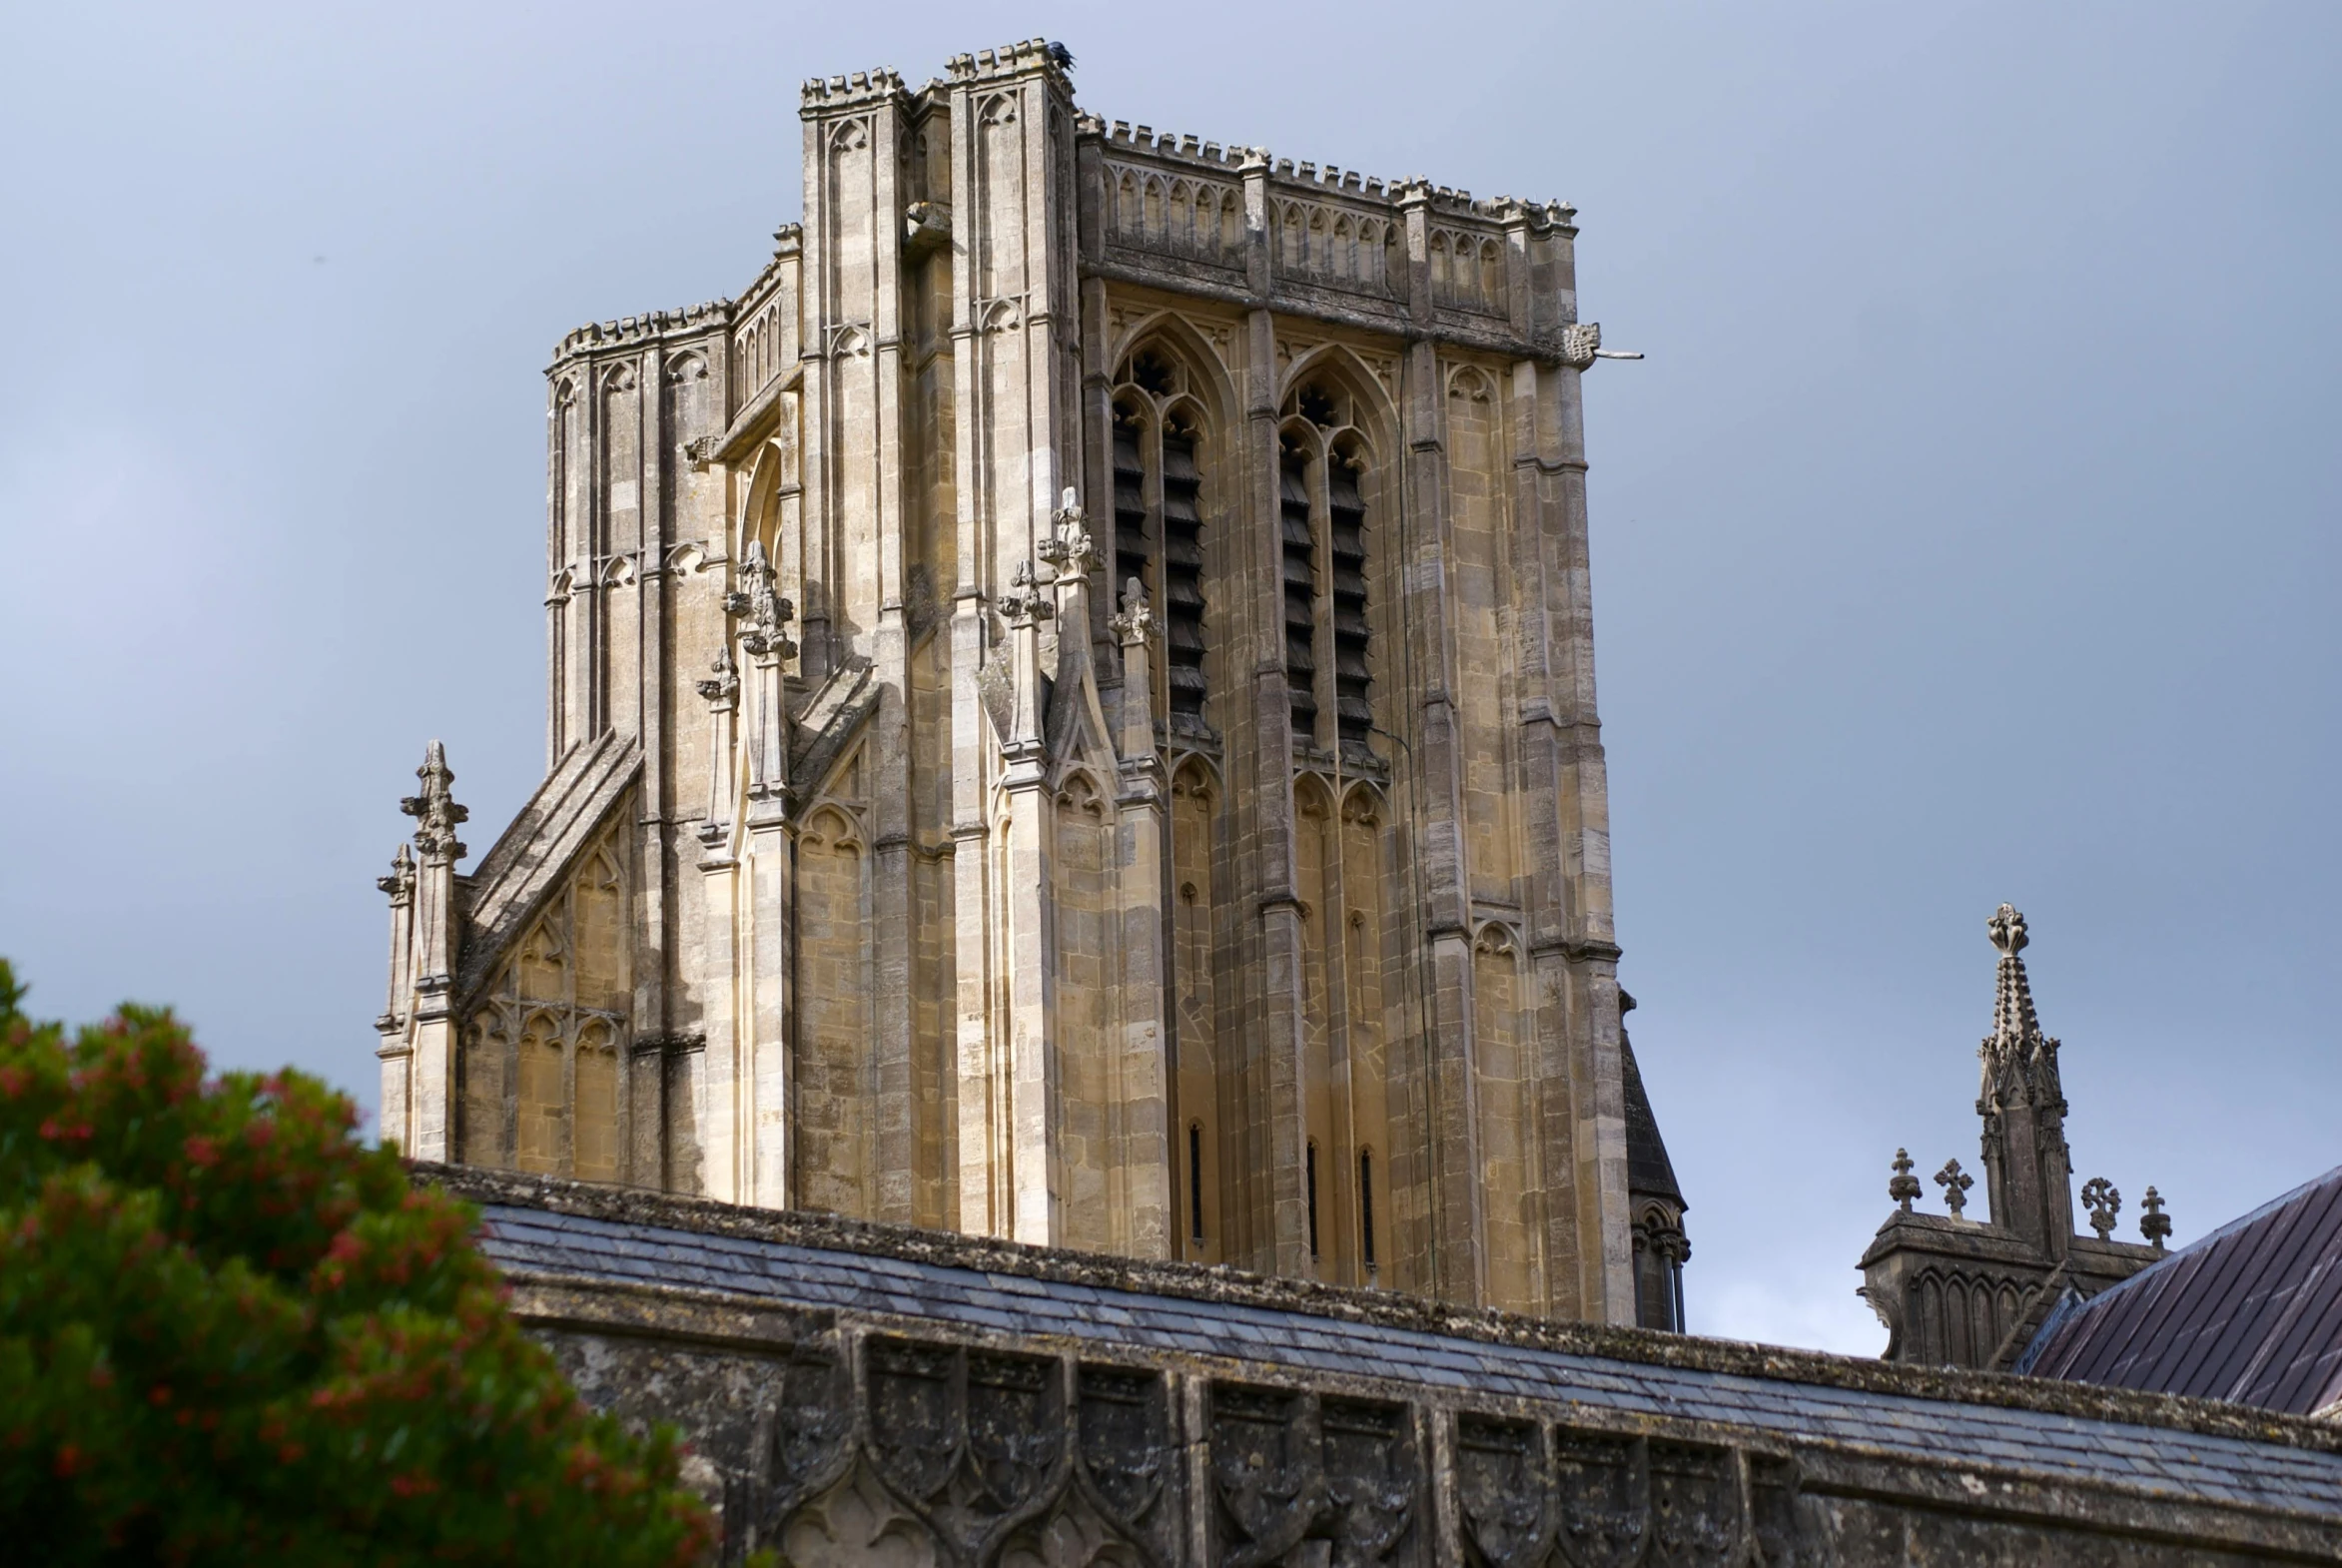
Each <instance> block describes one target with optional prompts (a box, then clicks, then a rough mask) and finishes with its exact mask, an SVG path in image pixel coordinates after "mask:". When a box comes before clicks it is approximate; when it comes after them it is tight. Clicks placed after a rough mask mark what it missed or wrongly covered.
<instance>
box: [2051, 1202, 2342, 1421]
mask: <svg viewBox="0 0 2342 1568" xmlns="http://www.w3.org/2000/svg"><path fill="white" fill-rule="evenodd" d="M2018 1364H2019V1365H2020V1367H2022V1368H2023V1369H2025V1370H2027V1371H2030V1372H2033V1373H2034V1374H2036V1375H2038V1376H2042V1377H2059V1378H2069V1379H2071V1380H2073V1381H2075V1382H2084V1383H2103V1384H2108V1385H2111V1386H2113V1387H2117V1388H2138V1389H2144V1390H2148V1391H2150V1392H2154V1393H2167V1394H2185V1395H2189V1396H2192V1397H2195V1398H2202V1399H2229V1400H2234V1401H2236V1402H2237V1403H2239V1404H2252V1405H2259V1406H2261V1407H2263V1408H2264V1409H2270V1410H2283V1411H2286V1412H2288V1413H2290V1414H2293V1415H2307V1414H2309V1413H2310V1412H2312V1411H2314V1410H2317V1409H2320V1408H2322V1407H2324V1406H2326V1405H2329V1404H2332V1403H2334V1402H2335V1401H2336V1400H2337V1399H2342V1167H2338V1168H2336V1169H2335V1170H2332V1171H2329V1172H2327V1173H2326V1174H2325V1175H2324V1176H2319V1177H2318V1178H2317V1179H2316V1180H2314V1181H2310V1182H2308V1183H2306V1184H2304V1185H2302V1186H2299V1187H2296V1188H2295V1189H2294V1190H2293V1191H2291V1192H2288V1193H2286V1194H2285V1195H2284V1196H2283V1197H2280V1198H2278V1199H2277V1200H2276V1201H2275V1202H2272V1203H2268V1204H2265V1205H2264V1206H2262V1207H2260V1208H2257V1209H2255V1210H2253V1211H2252V1212H2251V1213H2249V1214H2246V1215H2245V1216H2244V1217H2243V1218H2241V1219H2238V1220H2235V1221H2233V1222H2231V1223H2229V1224H2226V1225H2223V1226H2221V1227H2220V1228H2219V1229H2218V1230H2215V1231H2213V1232H2212V1233H2211V1234H2210V1235H2208V1236H2205V1237H2204V1238H2203V1239H2202V1240H2200V1241H2197V1242H2195V1243H2194V1244H2193V1245H2191V1246H2188V1247H2186V1248H2184V1249H2183V1250H2181V1251H2177V1252H2174V1253H2172V1254H2171V1255H2170V1256H2169V1257H2166V1258H2164V1259H2163V1260H2162V1261H2161V1262H2159V1263H2156V1264H2154V1265H2153V1266H2152V1267H2149V1268H2145V1269H2142V1270H2140V1271H2139V1272H2138V1273H2135V1274H2133V1275H2131V1276H2130V1277H2129V1278H2128V1279H2125V1280H2123V1281H2122V1282H2121V1283H2120V1284H2118V1285H2115V1286H2114V1287H2112V1288H2111V1289H2108V1290H2104V1291H2101V1292H2099V1293H2098V1294H2097V1295H2094V1296H2092V1297H2090V1298H2089V1299H2088V1300H2087V1301H2083V1302H2080V1303H2079V1304H2077V1305H2073V1306H2070V1307H2067V1308H2065V1309H2062V1310H2061V1311H2059V1312H2058V1314H2057V1315H2055V1316H2053V1317H2051V1318H2050V1319H2049V1321H2048V1322H2047V1323H2046V1324H2044V1325H2043V1326H2042V1328H2041V1331H2040V1333H2039V1334H2038V1335H2037V1336H2036V1337H2035V1338H2034V1340H2033V1343H2032V1344H2031V1345H2030V1346H2028V1347H2027V1349H2026V1351H2025V1354H2024V1358H2023V1359H2022V1360H2021V1361H2020V1362H2019V1363H2018Z"/></svg>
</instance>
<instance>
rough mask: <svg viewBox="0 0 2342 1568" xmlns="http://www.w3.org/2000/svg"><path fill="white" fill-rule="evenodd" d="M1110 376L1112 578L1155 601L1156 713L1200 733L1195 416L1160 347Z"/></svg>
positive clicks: (1199, 478)
mask: <svg viewBox="0 0 2342 1568" xmlns="http://www.w3.org/2000/svg"><path fill="white" fill-rule="evenodd" d="M1115 380H1116V383H1117V386H1116V388H1115V394H1114V449H1113V466H1114V505H1115V573H1114V582H1115V584H1116V586H1117V591H1120V586H1121V584H1122V582H1123V581H1124V580H1125V579H1126V578H1130V577H1137V578H1138V579H1139V580H1140V581H1141V582H1143V583H1145V584H1146V585H1147V596H1148V597H1149V598H1150V599H1151V600H1152V601H1154V603H1155V604H1157V605H1158V606H1160V607H1161V611H1162V616H1163V623H1164V650H1165V657H1164V661H1163V674H1162V676H1161V680H1162V688H1161V689H1160V690H1159V691H1158V692H1157V693H1156V694H1155V695H1156V699H1157V704H1158V708H1159V711H1161V712H1162V713H1163V714H1164V715H1165V716H1166V720H1167V723H1168V725H1169V727H1170V728H1171V730H1172V731H1173V732H1181V731H1184V732H1186V733H1190V734H1202V735H1208V734H1209V733H1210V730H1209V726H1208V725H1207V724H1206V722H1205V719H1204V708H1205V703H1206V699H1207V698H1208V697H1209V696H1210V693H1211V682H1210V677H1209V675H1208V674H1207V673H1206V670H1205V664H1204V653H1205V637H1204V619H1205V617H1204V610H1205V605H1204V596H1203V505H1204V474H1203V465H1202V446H1203V441H1202V424H1201V418H1200V415H1199V412H1198V410H1197V407H1196V405H1195V402H1194V400H1193V399H1192V398H1191V397H1190V396H1188V394H1187V377H1186V371H1185V368H1184V367H1183V366H1181V365H1180V364H1179V363H1178V362H1177V361H1176V360H1175V359H1173V358H1172V357H1171V356H1170V355H1168V354H1165V353H1163V352H1162V351H1160V350H1156V349H1141V350H1139V351H1138V352H1136V353H1134V354H1133V355H1131V357H1130V358H1128V359H1127V360H1125V361H1124V362H1123V366H1122V369H1121V371H1120V372H1119V373H1118V374H1117V376H1116V378H1115Z"/></svg>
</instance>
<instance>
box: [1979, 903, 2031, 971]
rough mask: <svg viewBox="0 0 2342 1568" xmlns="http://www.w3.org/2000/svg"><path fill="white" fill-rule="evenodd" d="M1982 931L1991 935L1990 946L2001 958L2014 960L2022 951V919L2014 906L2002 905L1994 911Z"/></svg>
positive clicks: (2023, 939)
mask: <svg viewBox="0 0 2342 1568" xmlns="http://www.w3.org/2000/svg"><path fill="white" fill-rule="evenodd" d="M1984 929H1985V930H1987V931H1989V932H1991V933H1992V946H1994V947H1996V948H1998V949H1999V950H2000V953H2001V956H2002V957H2003V958H2014V957H2016V955H2017V954H2019V953H2022V952H2023V951H2024V945H2025V934H2024V917H2023V916H2022V915H2020V914H2018V913H2017V912H2016V906H2015V905H2014V904H2003V905H2001V906H2000V907H1999V908H1998V909H1996V910H1994V911H1993V912H1992V918H1991V919H1990V920H1988V921H1986V922H1985V923H1984Z"/></svg>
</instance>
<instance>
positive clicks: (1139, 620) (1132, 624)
mask: <svg viewBox="0 0 2342 1568" xmlns="http://www.w3.org/2000/svg"><path fill="white" fill-rule="evenodd" d="M1106 624H1107V629H1109V630H1110V631H1112V632H1113V633H1114V634H1115V637H1116V639H1117V640H1118V641H1120V642H1122V643H1123V644H1124V645H1125V646H1129V645H1131V644H1133V643H1140V642H1145V641H1146V640H1147V636H1148V633H1150V632H1152V631H1153V630H1154V629H1155V612H1154V611H1153V610H1151V609H1149V608H1148V607H1147V585H1146V584H1145V583H1143V582H1141V581H1140V580H1139V579H1138V578H1136V577H1132V578H1129V579H1127V580H1126V581H1125V582H1124V583H1123V612H1122V613H1121V614H1120V615H1117V616H1115V617H1114V618H1113V619H1111V620H1109V621H1108V622H1107V623H1106Z"/></svg>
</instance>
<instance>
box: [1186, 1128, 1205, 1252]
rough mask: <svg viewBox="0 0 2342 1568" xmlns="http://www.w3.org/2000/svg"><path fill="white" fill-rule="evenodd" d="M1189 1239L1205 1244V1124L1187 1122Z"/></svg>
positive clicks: (1197, 1243)
mask: <svg viewBox="0 0 2342 1568" xmlns="http://www.w3.org/2000/svg"><path fill="white" fill-rule="evenodd" d="M1187 1239H1189V1240H1190V1241H1193V1242H1194V1243H1195V1244H1196V1245H1198V1246H1200V1245H1202V1244H1203V1124H1202V1123H1200V1122H1190V1123H1188V1124H1187Z"/></svg>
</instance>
